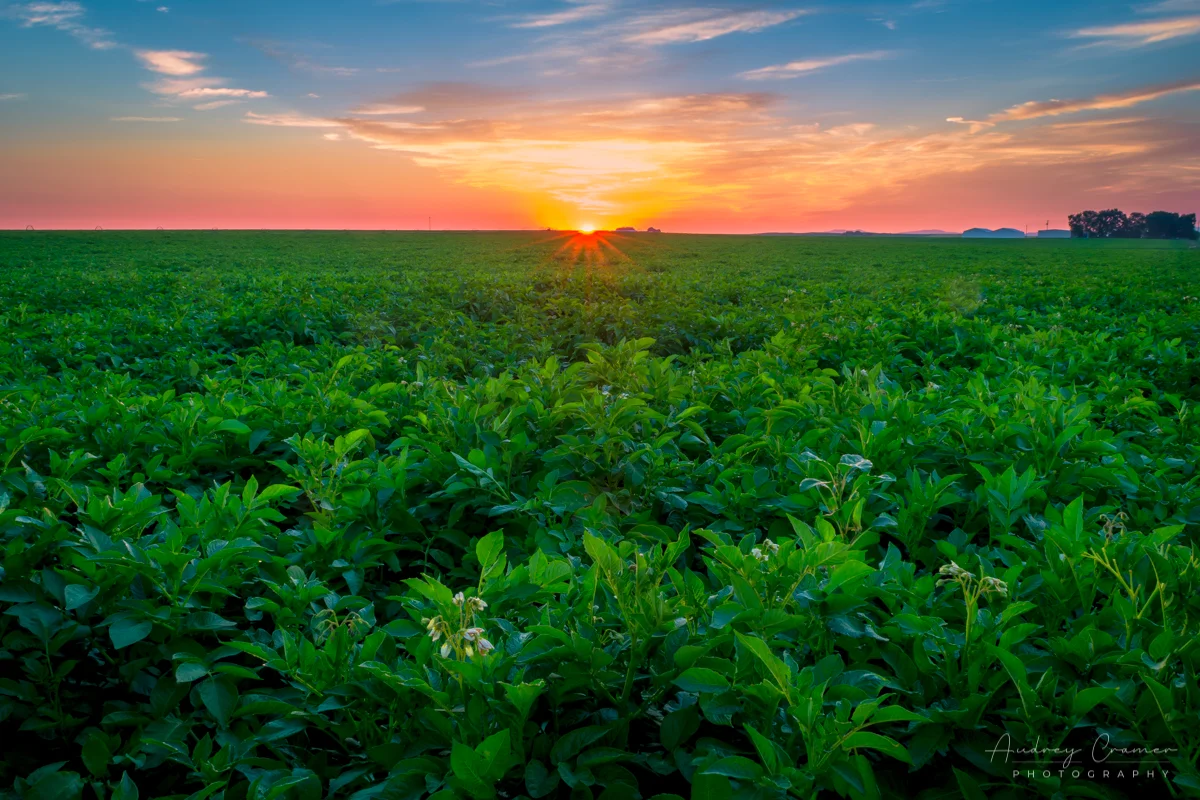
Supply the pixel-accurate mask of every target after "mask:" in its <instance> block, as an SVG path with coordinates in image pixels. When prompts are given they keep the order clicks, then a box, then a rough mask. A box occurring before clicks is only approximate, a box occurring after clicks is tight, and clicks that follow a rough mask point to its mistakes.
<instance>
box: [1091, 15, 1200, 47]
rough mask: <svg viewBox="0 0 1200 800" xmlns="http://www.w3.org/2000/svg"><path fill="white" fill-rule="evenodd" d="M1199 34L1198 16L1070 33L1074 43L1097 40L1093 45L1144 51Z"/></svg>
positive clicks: (1095, 27)
mask: <svg viewBox="0 0 1200 800" xmlns="http://www.w3.org/2000/svg"><path fill="white" fill-rule="evenodd" d="M1198 33H1200V14H1198V15H1194V16H1187V17H1173V18H1171V19H1156V20H1147V21H1145V22H1127V23H1123V24H1120V25H1098V26H1093V27H1088V28H1080V29H1079V30H1077V31H1074V32H1073V33H1071V34H1070V35H1071V37H1072V38H1075V39H1097V40H1099V41H1096V42H1093V45H1114V46H1120V47H1144V46H1146V45H1150V44H1158V43H1159V42H1167V41H1170V40H1172V39H1179V38H1183V37H1187V36H1195V35H1196V34H1198Z"/></svg>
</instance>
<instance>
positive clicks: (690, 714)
mask: <svg viewBox="0 0 1200 800" xmlns="http://www.w3.org/2000/svg"><path fill="white" fill-rule="evenodd" d="M699 729H700V717H699V715H698V714H697V713H696V708H695V706H686V707H685V708H680V709H677V710H675V711H672V712H671V713H670V714H667V716H665V717H663V721H662V725H661V726H660V727H659V729H658V735H659V738H660V739H661V740H662V744H663V747H665V748H667V749H668V750H674V749H675V748H677V747H679V746H680V745H682V744H683V743H684V742H686V741H687V740H688V739H690V738H692V734H694V733H695V732H696V731H697V730H699Z"/></svg>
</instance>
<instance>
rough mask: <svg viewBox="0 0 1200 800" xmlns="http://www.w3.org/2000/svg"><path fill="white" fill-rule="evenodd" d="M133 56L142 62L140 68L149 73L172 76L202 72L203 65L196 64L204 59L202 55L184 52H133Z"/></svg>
mask: <svg viewBox="0 0 1200 800" xmlns="http://www.w3.org/2000/svg"><path fill="white" fill-rule="evenodd" d="M133 54H134V55H135V56H137V59H138V60H139V61H141V62H142V66H144V67H145V68H146V69H148V70H150V71H151V72H157V73H160V74H162V75H172V76H184V75H195V74H196V73H198V72H203V71H204V65H203V64H200V63H198V62H199V61H202V60H203V59H204V58H206V56H205V55H204V53H191V52H188V51H186V50H135V51H134V53H133Z"/></svg>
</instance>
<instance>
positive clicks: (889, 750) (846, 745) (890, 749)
mask: <svg viewBox="0 0 1200 800" xmlns="http://www.w3.org/2000/svg"><path fill="white" fill-rule="evenodd" d="M863 747H865V748H868V749H871V750H878V751H880V752H881V753H886V754H887V755H889V756H891V757H892V758H895V759H897V760H899V761H903V762H904V763H905V764H911V763H912V759H911V758H909V755H908V751H907V750H905V749H904V746H903V745H902V744H900V743H899V742H897V741H896V740H895V739H892V738H889V737H887V736H880V735H879V734H878V733H871V732H870V731H857V732H856V733H852V734H850V735H849V736H847V737H846V738H845V739H844V740H843V741H842V749H843V750H856V749H858V748H863Z"/></svg>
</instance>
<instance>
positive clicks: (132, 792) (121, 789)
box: [112, 772, 138, 800]
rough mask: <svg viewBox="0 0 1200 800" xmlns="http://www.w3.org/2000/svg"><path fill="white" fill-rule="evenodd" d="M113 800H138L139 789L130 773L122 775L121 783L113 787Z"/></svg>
mask: <svg viewBox="0 0 1200 800" xmlns="http://www.w3.org/2000/svg"><path fill="white" fill-rule="evenodd" d="M112 800H138V787H137V784H136V783H134V782H133V778H131V777H129V773H128V772H123V773H121V781H120V783H118V784H117V785H116V786H114V787H113V793H112Z"/></svg>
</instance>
